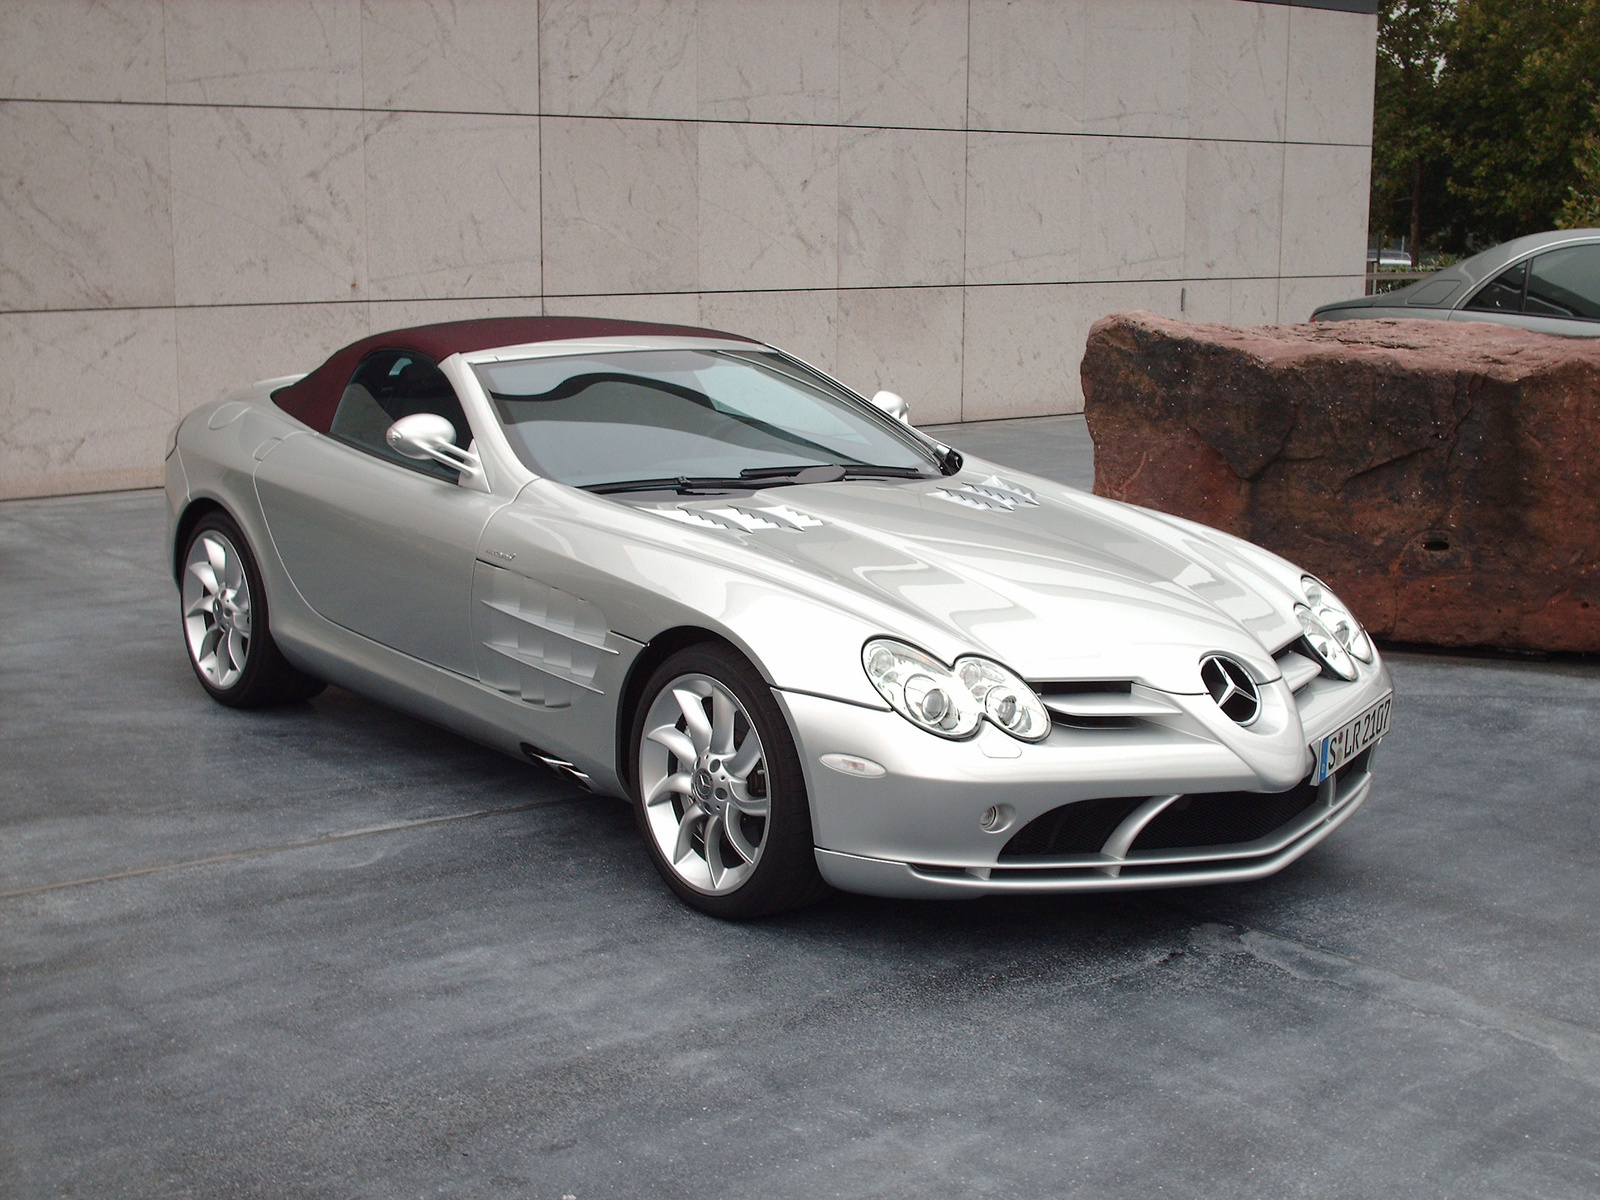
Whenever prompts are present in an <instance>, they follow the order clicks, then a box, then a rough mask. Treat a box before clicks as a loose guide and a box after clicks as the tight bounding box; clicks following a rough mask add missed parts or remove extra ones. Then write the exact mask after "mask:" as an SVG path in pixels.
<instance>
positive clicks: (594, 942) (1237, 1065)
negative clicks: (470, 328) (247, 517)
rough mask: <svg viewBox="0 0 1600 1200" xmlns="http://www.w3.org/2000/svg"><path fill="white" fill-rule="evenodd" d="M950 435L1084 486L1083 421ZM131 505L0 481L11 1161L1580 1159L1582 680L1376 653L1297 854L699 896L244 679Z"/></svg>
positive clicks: (874, 1178) (1170, 1165) (549, 1183)
mask: <svg viewBox="0 0 1600 1200" xmlns="http://www.w3.org/2000/svg"><path fill="white" fill-rule="evenodd" d="M944 436H947V437H948V438H949V439H950V440H952V441H953V442H954V443H955V444H956V445H958V446H961V447H963V448H966V449H969V450H971V451H972V452H974V453H977V454H980V455H983V456H985V457H991V458H994V459H996V460H998V461H1002V462H1007V463H1009V464H1011V465H1013V466H1015V467H1017V468H1020V469H1029V470H1035V471H1040V472H1041V473H1047V474H1053V475H1056V476H1057V477H1059V478H1063V479H1065V480H1067V481H1068V482H1075V483H1079V484H1081V485H1084V486H1087V482H1088V479H1087V477H1086V472H1087V470H1088V464H1089V462H1090V457H1089V447H1088V443H1087V440H1086V437H1085V435H1084V432H1083V425H1082V421H1081V419H1079V418H1047V419H1042V420H1036V421H1015V422H1003V423H992V424H990V425H987V426H965V427H960V428H955V429H949V430H947V431H946V432H945V434H944ZM162 514H163V505H162V501H161V499H160V497H159V495H158V494H156V493H153V492H138V493H120V494H113V495H105V496H94V497H82V498H69V499H56V500H40V501H15V502H9V503H6V504H0V1196H6V1197H30V1198H31V1197H47V1196H48V1197H56V1196H82V1197H120V1196H141V1197H142V1196H190V1195H192V1196H204V1197H222V1196H262V1197H302V1196H304V1197H323V1196H339V1197H402V1196H419V1197H420V1196H486V1197H487V1196H496V1197H498V1196H527V1197H540V1198H543V1197H549V1198H550V1200H559V1198H561V1197H576V1198H577V1200H599V1198H611V1197H617V1198H623V1197H691V1196H692V1197H706V1198H708V1200H709V1198H717V1197H751V1196H759V1197H829V1196H847V1197H868V1196H872V1197H876V1196H884V1197H974V1196H995V1197H1012V1196H1020V1197H1034V1196H1038V1197H1043V1196H1051V1197H1059V1196H1084V1197H1096V1198H1103V1197H1141V1198H1147V1197H1151V1196H1174V1197H1197V1196H1228V1197H1262V1198H1269V1197H1270V1198H1273V1200H1279V1198H1283V1197H1370V1196H1407V1197H1585V1198H1592V1197H1594V1196H1595V1195H1597V1194H1600V922H1597V921H1596V919H1595V914H1596V913H1597V912H1600V872H1597V871H1596V859H1597V851H1600V749H1597V748H1596V736H1595V735H1596V730H1597V729H1600V668H1597V667H1596V666H1595V665H1594V664H1592V663H1585V662H1565V663H1533V662H1505V661H1495V660H1488V659H1466V658H1450V657H1442V656H1425V655H1416V654H1394V655H1392V656H1391V658H1390V663H1391V667H1392V669H1393V672H1394V676H1395V680H1396V686H1397V691H1398V700H1397V703H1396V709H1395V728H1394V732H1393V733H1392V734H1391V735H1390V736H1389V738H1388V739H1387V741H1386V742H1385V743H1384V745H1383V746H1382V747H1381V749H1380V750H1379V751H1378V753H1377V758H1376V774H1377V776H1378V780H1377V784H1376V787H1375V789H1374V796H1373V798H1372V799H1371V800H1370V801H1369V802H1368V804H1367V805H1366V807H1365V808H1364V809H1363V810H1362V811H1361V812H1360V813H1358V814H1357V815H1356V816H1355V817H1354V818H1353V819H1352V820H1350V821H1349V822H1348V823H1347V824H1345V825H1344V826H1343V827H1342V828H1341V829H1340V830H1339V831H1338V832H1337V833H1336V834H1335V835H1334V836H1333V837H1331V838H1330V839H1329V840H1328V841H1327V842H1325V843H1323V844H1322V845H1321V846H1320V847H1318V848H1317V849H1315V850H1313V851H1312V852H1311V854H1310V855H1309V856H1308V857H1306V858H1305V859H1303V860H1302V861H1301V862H1299V863H1297V864H1296V865H1294V866H1292V867H1291V868H1289V869H1288V870H1286V871H1284V872H1283V873H1282V874H1280V875H1278V876H1276V877H1274V878H1272V879H1269V880H1266V881H1264V882H1261V883H1257V884H1252V885H1248V886H1238V887H1225V888H1216V889H1196V890H1188V891H1172V892H1159V893H1146V894H1143V895H1131V896H1117V897H1113V898H1109V899H1081V898H1080V899H1072V898H1062V899H1052V900H1033V901H1000V900H982V901H976V902H961V903H942V904H941V903H908V902H893V901H884V900H875V899H868V898H861V897H847V896H839V897H836V898H833V899H831V900H829V901H827V902H826V903H824V904H822V905H820V906H819V907H816V908H814V909H810V910H808V911H805V912H802V913H798V914H794V915H791V916H788V917H784V918H781V919H777V920H769V921H763V922H759V923H753V924H744V925H732V924H724V923H721V922H718V921H715V920H713V919H710V918H708V917H704V916H701V915H699V914H697V913H695V912H693V911H691V910H689V909H687V908H685V907H684V906H683V905H681V904H680V903H678V902H677V901H676V900H675V899H674V898H673V897H672V896H671V894H670V893H669V892H668V891H667V889H666V887H665V886H664V885H663V884H662V883H661V881H660V880H659V878H658V877H657V876H656V874H655V872H654V871H653V870H652V869H651V866H650V862H649V860H648V858H647V857H646V854H645V851H644V848H643V846H642V845H641V844H640V842H639V840H638V837H637V835H636V833H635V830H634V827H633V822H632V817H631V814H630V812H629V810H628V809H627V808H626V807H625V806H624V805H623V804H621V803H619V802H617V801H615V800H608V799H603V798H598V797H593V796H589V795H585V794H582V793H580V792H577V791H575V790H574V789H573V788H572V787H571V786H570V785H568V784H565V783H562V782H561V781H559V780H557V779H556V778H555V777H553V776H551V775H549V774H547V773H545V772H543V771H542V770H541V769H537V768H534V767H531V766H528V765H526V764H523V763H520V762H516V761H513V760H512V759H509V758H506V757H503V756H501V755H499V754H496V753H494V752H491V751H489V750H485V749H483V748H481V747H478V746H476V745H474V744H472V743H470V742H466V741H464V740H462V739H460V738H457V737H455V736H453V735H451V734H447V733H444V732H441V731H438V730H436V729H433V728H431V727H429V726H426V725H423V724H420V723H418V722H417V721H414V720H412V719H411V718H409V717H405V716H401V715H399V714H396V713H394V712H392V711H389V710H387V709H385V708H382V707H380V706H378V705H376V704H372V703H369V702H367V701H365V700H362V699H360V698H358V697H355V696H353V695H351V694H349V693H346V692H342V691H338V690H329V691H328V692H326V693H324V694H323V695H322V696H320V697H318V698H317V699H315V700H313V701H312V702H310V703H307V704H300V705H295V706H291V707H287V708H283V709H278V710H274V711H270V712H255V713H240V712H234V711H232V710H229V709H225V708H222V707H220V706H218V705H216V704H214V703H212V702H211V701H210V700H209V699H208V698H207V697H206V696H205V694H204V693H203V692H202V691H201V689H200V687H199V685H198V684H197V683H196V682H195V680H194V678H193V677H192V675H191V673H190V670H189V667H188V665H187V662H186V660H185V657H184V651H183V648H182V645H181V642H180V637H179V631H178V620H177V603H176V595H175V591H174V589H173V586H172V580H171V576H170V573H169V572H168V571H167V570H166V569H165V568H164V566H163V564H162V562H161V523H162Z"/></svg>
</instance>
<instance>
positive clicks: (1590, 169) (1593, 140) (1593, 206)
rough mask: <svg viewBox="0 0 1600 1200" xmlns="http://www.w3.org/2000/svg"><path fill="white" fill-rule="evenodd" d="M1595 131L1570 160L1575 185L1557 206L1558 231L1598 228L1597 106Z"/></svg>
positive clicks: (1599, 151) (1597, 108)
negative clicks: (1574, 170) (1576, 177)
mask: <svg viewBox="0 0 1600 1200" xmlns="http://www.w3.org/2000/svg"><path fill="white" fill-rule="evenodd" d="M1593 124H1594V127H1595V132H1594V133H1591V134H1589V136H1588V137H1586V138H1584V139H1583V141H1582V142H1580V143H1579V145H1578V153H1577V155H1576V157H1575V158H1574V160H1573V166H1574V168H1575V169H1576V170H1577V174H1578V182H1577V183H1575V184H1573V185H1572V187H1571V188H1570V189H1569V190H1568V192H1567V199H1566V203H1564V204H1563V205H1562V206H1561V228H1562V229H1591V228H1594V227H1596V226H1600V104H1597V105H1596V106H1595V110H1594V121H1593Z"/></svg>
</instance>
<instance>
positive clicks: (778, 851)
mask: <svg viewBox="0 0 1600 1200" xmlns="http://www.w3.org/2000/svg"><path fill="white" fill-rule="evenodd" d="M631 745H632V746H633V753H634V764H633V765H634V768H635V770H634V779H635V780H636V781H637V787H636V795H635V797H634V806H635V811H636V814H637V816H638V820H639V828H640V831H641V832H642V833H643V834H644V839H645V844H646V845H647V846H648V847H649V849H650V855H651V857H652V858H653V859H654V860H655V864H656V868H657V870H659V871H660V872H661V875H662V877H663V878H664V879H665V880H666V881H667V884H668V885H669V886H670V887H671V888H672V890H673V891H675V892H677V894H678V895H679V896H680V897H682V898H683V899H684V900H685V901H687V902H688V903H689V904H691V905H693V906H694V907H695V908H698V909H700V911H702V912H706V913H710V914H711V915H713V916H718V917H728V918H735V919H737V918H747V917H761V916H767V915H770V914H772V913H777V912H784V911H787V910H789V909H794V908H800V907H803V906H804V905H807V904H811V903H814V902H815V901H817V900H819V899H821V898H822V897H823V896H825V895H826V894H827V893H828V887H827V885H826V884H825V883H823V881H822V877H821V876H820V875H819V874H818V873H817V864H816V855H815V845H814V842H813V838H812V833H811V810H810V805H809V802H808V801H807V799H806V790H805V780H804V777H803V776H802V774H801V771H800V759H799V756H798V755H797V754H796V752H795V747H794V739H793V737H791V736H790V733H789V727H788V723H787V722H786V721H785V720H784V717H783V713H782V711H781V710H780V709H779V707H778V704H777V701H776V700H774V699H773V696H772V691H771V689H770V688H769V687H768V686H767V684H766V682H765V681H764V680H763V679H762V678H761V676H760V675H759V674H758V673H757V672H756V670H755V669H754V668H753V667H752V666H751V665H750V664H749V663H748V662H746V661H745V660H744V658H743V657H742V656H740V655H739V654H737V653H736V652H734V651H733V650H732V649H729V648H727V647H724V646H720V645H716V644H707V645H701V646H692V647H690V648H688V649H686V650H682V651H679V652H678V653H677V654H675V655H673V656H672V657H671V658H669V659H668V660H667V661H666V662H665V663H663V664H662V665H661V667H660V668H659V669H658V670H657V671H656V672H655V674H654V675H653V676H652V677H651V679H650V682H649V683H648V684H647V685H646V686H645V691H644V698H643V701H642V702H641V704H640V706H639V710H638V714H637V716H636V717H635V719H634V727H633V738H632V741H631Z"/></svg>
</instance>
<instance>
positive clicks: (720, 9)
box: [695, 0, 840, 124]
mask: <svg viewBox="0 0 1600 1200" xmlns="http://www.w3.org/2000/svg"><path fill="white" fill-rule="evenodd" d="M839 3H840V0H783V3H781V4H752V3H750V0H699V24H698V30H697V33H696V38H695V41H696V46H697V50H696V63H697V67H696V79H697V82H698V87H699V93H700V98H699V108H698V113H699V116H700V117H701V118H702V119H706V120H713V121H811V122H822V123H824V124H833V123H836V122H837V121H838V120H839Z"/></svg>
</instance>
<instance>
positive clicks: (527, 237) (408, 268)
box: [363, 113, 540, 300]
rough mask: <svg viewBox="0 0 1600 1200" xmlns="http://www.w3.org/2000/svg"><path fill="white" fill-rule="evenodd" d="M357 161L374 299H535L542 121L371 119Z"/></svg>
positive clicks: (444, 116) (422, 116)
mask: <svg viewBox="0 0 1600 1200" xmlns="http://www.w3.org/2000/svg"><path fill="white" fill-rule="evenodd" d="M363 159H364V161H365V166H366V197H367V206H366V208H367V211H366V217H367V220H366V227H367V279H368V285H369V288H370V294H371V296H372V298H373V299H375V300H377V299H393V300H398V299H422V298H435V299H442V298H447V297H451V296H537V295H538V294H539V291H540V270H539V266H540V264H539V259H540V249H539V121H538V118H536V117H522V116H482V115H477V114H466V113H462V114H457V113H382V114H379V113H371V114H368V115H367V118H366V143H365V147H364V154H363Z"/></svg>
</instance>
